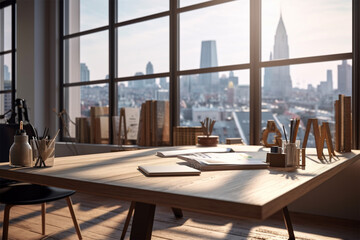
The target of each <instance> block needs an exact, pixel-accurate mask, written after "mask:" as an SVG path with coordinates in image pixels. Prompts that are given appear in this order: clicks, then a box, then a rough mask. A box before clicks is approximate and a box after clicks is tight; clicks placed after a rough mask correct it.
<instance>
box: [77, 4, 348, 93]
mask: <svg viewBox="0 0 360 240" xmlns="http://www.w3.org/2000/svg"><path fill="white" fill-rule="evenodd" d="M198 2H203V1H201V0H196V1H193V0H191V1H190V0H181V1H180V5H181V6H186V5H189V4H191V3H198ZM168 3H169V1H167V0H152V1H149V0H119V20H121V21H124V20H128V19H131V18H135V17H140V16H144V15H148V14H153V13H157V12H161V11H165V10H167V9H168V8H169V5H168ZM138 6H142V7H140V8H139V7H138ZM107 7H108V6H107V1H104V0H86V1H81V7H80V9H81V19H80V22H81V30H86V29H90V28H94V27H100V26H103V25H106V24H107V21H106V19H107V17H108V15H107ZM249 8H250V6H249V0H238V1H234V2H230V3H225V4H221V5H216V6H213V7H208V8H205V9H200V10H195V11H191V12H185V13H182V14H180V69H181V70H185V69H194V68H198V67H199V66H200V49H201V41H203V40H216V45H217V55H218V63H219V65H229V64H241V63H248V62H249V45H250V44H249V36H250V35H249V32H250V28H249V24H250V23H249ZM280 15H282V17H283V21H284V24H285V27H286V30H287V35H288V42H289V52H290V58H298V57H308V56H313V55H326V54H336V53H346V52H351V21H352V20H351V0H316V1H313V0H302V1H298V0H286V1H285V0H263V1H262V22H261V24H262V32H261V34H262V44H261V47H262V50H261V53H262V60H264V61H267V60H268V59H269V55H270V52H271V51H272V50H273V45H274V35H275V31H276V27H277V24H278V21H279V18H280ZM104 19H105V20H104ZM168 22H169V19H168V17H163V18H160V19H155V20H152V21H148V22H144V23H138V24H133V25H129V26H125V27H121V28H120V29H119V31H118V37H119V39H118V46H119V50H118V54H119V58H118V60H119V65H118V66H119V76H121V77H122V76H133V75H134V74H135V72H145V66H146V64H147V63H148V62H149V61H151V62H152V63H153V66H154V71H155V72H156V73H157V72H166V71H169V41H168V40H169V25H168V24H169V23H168ZM107 41H108V40H107V32H106V31H105V32H103V33H97V34H92V35H89V36H86V37H81V46H82V49H81V62H85V63H86V64H87V65H88V67H89V69H90V77H91V79H94V80H95V79H103V78H104V77H105V75H107V72H108V60H107V59H108V53H107V51H105V50H104V49H107ZM101 45H102V46H101ZM340 63H341V62H340V61H334V62H325V63H316V64H302V65H293V66H291V67H290V73H291V77H292V79H293V86H294V87H300V88H306V87H307V85H308V84H312V85H313V86H316V85H317V84H319V82H320V81H325V80H326V70H327V69H332V70H333V79H334V87H335V88H336V87H337V65H338V64H340ZM349 63H350V64H351V62H349ZM237 74H238V77H239V79H240V84H246V83H248V82H249V74H248V71H238V72H237Z"/></svg>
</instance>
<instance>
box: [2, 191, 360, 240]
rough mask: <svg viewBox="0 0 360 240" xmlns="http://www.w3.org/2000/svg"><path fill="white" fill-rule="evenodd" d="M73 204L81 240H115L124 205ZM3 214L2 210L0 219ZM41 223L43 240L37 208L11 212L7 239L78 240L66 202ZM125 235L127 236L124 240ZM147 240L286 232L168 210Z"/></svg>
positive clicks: (322, 223)
mask: <svg viewBox="0 0 360 240" xmlns="http://www.w3.org/2000/svg"><path fill="white" fill-rule="evenodd" d="M72 199H73V203H74V209H75V212H76V215H77V219H78V221H79V223H80V227H81V230H82V234H83V238H84V239H119V238H120V235H121V231H122V228H123V224H124V221H125V218H126V214H127V210H128V207H129V203H128V202H123V201H117V200H114V199H107V198H102V197H97V196H93V195H86V194H81V193H77V194H75V195H74V196H73V197H72ZM3 210H4V206H3V205H1V206H0V217H1V218H2V217H3V213H4V211H3ZM46 217H47V219H46V223H47V224H46V228H47V229H46V231H47V235H45V236H43V235H41V218H40V206H39V205H34V206H16V207H13V208H12V209H11V213H10V228H9V239H19V240H25V239H77V235H76V233H75V229H74V227H73V224H72V220H71V218H70V214H69V211H68V208H67V205H66V202H65V200H59V201H56V202H54V203H49V204H48V205H47V215H46ZM291 217H292V221H293V224H294V229H295V236H296V239H314V240H318V239H360V222H355V221H348V220H341V219H334V218H326V217H319V216H310V215H305V214H296V213H291ZM0 226H1V228H2V222H1V225H0ZM129 229H130V228H129ZM129 235H130V233H129V231H128V233H127V239H128V238H129ZM152 239H179V240H186V239H192V240H193V239H194V240H196V239H214V240H215V239H237V240H238V239H274V240H277V239H287V231H286V229H285V226H284V223H283V220H282V216H281V215H280V214H275V215H274V216H273V217H271V218H269V219H267V220H266V221H263V222H258V221H249V220H238V219H230V218H224V217H217V216H209V215H203V214H198V213H193V212H187V211H184V218H182V219H175V218H174V216H173V214H172V212H171V209H170V208H167V207H158V208H157V209H156V215H155V223H154V228H153V237H152Z"/></svg>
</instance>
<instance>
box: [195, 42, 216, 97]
mask: <svg viewBox="0 0 360 240" xmlns="http://www.w3.org/2000/svg"><path fill="white" fill-rule="evenodd" d="M217 66H218V59H217V50H216V41H215V40H207V41H202V42H201V58H200V68H209V67H217ZM199 84H200V86H201V87H202V88H203V89H205V90H206V91H208V92H212V93H214V92H217V90H218V86H219V74H218V73H217V72H215V73H204V74H200V78H199Z"/></svg>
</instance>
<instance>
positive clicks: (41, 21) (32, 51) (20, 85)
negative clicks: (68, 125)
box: [16, 0, 58, 134]
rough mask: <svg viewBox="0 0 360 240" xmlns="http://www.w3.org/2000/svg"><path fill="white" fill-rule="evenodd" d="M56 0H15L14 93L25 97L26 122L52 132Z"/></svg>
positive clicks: (56, 31) (54, 103)
mask: <svg viewBox="0 0 360 240" xmlns="http://www.w3.org/2000/svg"><path fill="white" fill-rule="evenodd" d="M56 5H57V1H54V0H51V1H49V0H26V1H18V2H17V79H16V80H17V84H16V85H17V87H16V88H17V93H16V98H24V99H25V100H26V103H27V106H28V110H29V118H30V122H31V123H32V124H33V125H34V126H35V127H36V128H37V129H38V131H39V132H42V131H43V129H44V127H50V133H51V134H54V133H55V131H56V128H57V120H56V119H57V117H56V115H55V113H54V112H53V110H52V109H53V108H56V107H57V98H58V97H57V96H58V95H57V92H58V87H57V86H58V78H57V76H58V74H57V73H58V71H57V66H58V64H57V62H58V61H57V59H58V58H57V50H56V49H57V43H58V41H56V40H57V39H58V37H57V36H58V28H57V18H58V14H57V11H56Z"/></svg>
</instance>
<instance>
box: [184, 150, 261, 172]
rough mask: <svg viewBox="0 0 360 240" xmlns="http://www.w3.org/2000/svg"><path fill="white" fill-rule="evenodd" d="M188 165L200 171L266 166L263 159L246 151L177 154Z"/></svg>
mask: <svg viewBox="0 0 360 240" xmlns="http://www.w3.org/2000/svg"><path fill="white" fill-rule="evenodd" d="M178 158H180V159H183V160H185V161H186V162H187V163H188V165H189V166H190V167H193V168H196V169H199V170H201V171H211V170H234V169H259V168H267V167H268V163H266V162H264V160H265V159H256V158H253V157H252V156H251V155H249V154H246V153H234V152H231V153H194V154H187V155H179V156H178Z"/></svg>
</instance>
